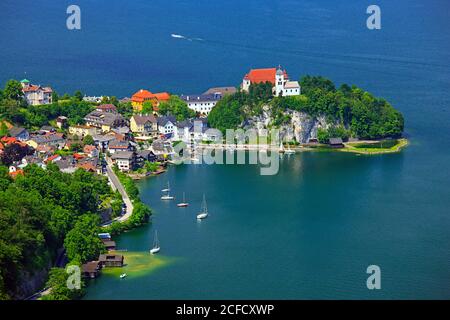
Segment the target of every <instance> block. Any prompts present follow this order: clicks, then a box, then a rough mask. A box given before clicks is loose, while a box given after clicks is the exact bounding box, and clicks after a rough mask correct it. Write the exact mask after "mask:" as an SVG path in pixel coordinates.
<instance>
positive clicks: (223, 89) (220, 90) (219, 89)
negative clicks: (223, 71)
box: [203, 87, 237, 95]
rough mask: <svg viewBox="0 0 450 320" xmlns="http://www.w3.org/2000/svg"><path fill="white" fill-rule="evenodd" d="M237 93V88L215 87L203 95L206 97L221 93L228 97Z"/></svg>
mask: <svg viewBox="0 0 450 320" xmlns="http://www.w3.org/2000/svg"><path fill="white" fill-rule="evenodd" d="M236 91H237V89H236V88H235V87H215V88H209V89H208V90H206V91H205V92H203V94H204V95H206V94H214V93H220V94H222V95H226V94H233V93H236Z"/></svg>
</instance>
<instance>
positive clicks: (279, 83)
mask: <svg viewBox="0 0 450 320" xmlns="http://www.w3.org/2000/svg"><path fill="white" fill-rule="evenodd" d="M265 82H270V83H271V84H272V85H273V88H272V93H273V95H274V96H283V97H285V96H298V95H300V94H301V89H300V84H299V83H298V81H290V80H289V76H288V74H287V72H286V70H282V69H281V67H280V66H279V67H278V68H267V69H252V70H250V72H249V73H247V74H246V75H245V76H244V79H242V84H241V88H242V90H243V91H247V92H248V91H249V89H250V85H251V84H258V83H265Z"/></svg>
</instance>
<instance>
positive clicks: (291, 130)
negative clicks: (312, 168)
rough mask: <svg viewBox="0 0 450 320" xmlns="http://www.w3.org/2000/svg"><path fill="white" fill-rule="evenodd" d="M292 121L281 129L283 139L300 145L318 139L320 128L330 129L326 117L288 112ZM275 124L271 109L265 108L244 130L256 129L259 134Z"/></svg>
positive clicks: (246, 123)
mask: <svg viewBox="0 0 450 320" xmlns="http://www.w3.org/2000/svg"><path fill="white" fill-rule="evenodd" d="M285 114H286V115H289V117H290V121H289V122H288V123H285V124H283V125H281V126H280V127H279V129H280V135H281V138H282V139H284V140H286V141H290V140H294V138H295V140H296V141H297V142H300V143H308V142H309V140H310V139H317V130H318V129H319V128H322V129H328V127H329V126H330V124H329V123H327V121H326V119H325V117H323V116H318V117H312V116H310V115H308V114H306V113H304V112H299V111H293V110H287V111H286V112H285ZM272 122H273V116H272V113H271V111H270V109H269V108H264V110H263V112H262V113H261V114H260V115H257V116H252V117H250V118H248V119H247V120H246V121H245V122H244V123H243V124H242V127H243V128H244V129H256V130H257V131H258V133H261V130H263V129H268V128H269V127H270V126H271V124H272Z"/></svg>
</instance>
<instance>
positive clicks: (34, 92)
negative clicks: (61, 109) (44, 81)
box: [20, 79, 53, 106]
mask: <svg viewBox="0 0 450 320" xmlns="http://www.w3.org/2000/svg"><path fill="white" fill-rule="evenodd" d="M20 83H21V84H22V91H23V94H24V98H25V100H27V103H28V104H29V105H33V106H34V105H39V104H50V103H52V93H53V90H52V88H50V87H41V86H40V85H35V84H31V83H30V81H28V80H27V79H23V80H22V81H20Z"/></svg>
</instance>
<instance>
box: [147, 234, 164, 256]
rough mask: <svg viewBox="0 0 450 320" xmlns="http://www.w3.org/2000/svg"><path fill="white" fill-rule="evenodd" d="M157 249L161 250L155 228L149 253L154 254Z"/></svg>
mask: <svg viewBox="0 0 450 320" xmlns="http://www.w3.org/2000/svg"><path fill="white" fill-rule="evenodd" d="M159 250H161V247H160V246H159V240H158V231H157V230H155V238H154V239H153V248H152V249H150V253H151V254H155V253H158V252H159Z"/></svg>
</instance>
